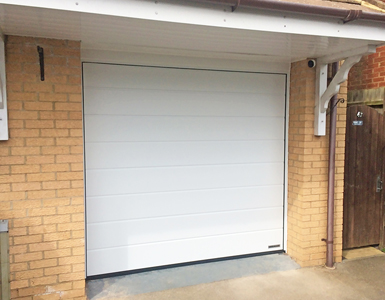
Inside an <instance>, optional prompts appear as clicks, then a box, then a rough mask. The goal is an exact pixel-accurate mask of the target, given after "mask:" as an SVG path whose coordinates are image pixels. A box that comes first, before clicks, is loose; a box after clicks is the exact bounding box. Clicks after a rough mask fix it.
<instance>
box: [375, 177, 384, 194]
mask: <svg viewBox="0 0 385 300" xmlns="http://www.w3.org/2000/svg"><path fill="white" fill-rule="evenodd" d="M382 186H383V182H382V180H381V176H377V184H376V193H379V192H381V191H382Z"/></svg>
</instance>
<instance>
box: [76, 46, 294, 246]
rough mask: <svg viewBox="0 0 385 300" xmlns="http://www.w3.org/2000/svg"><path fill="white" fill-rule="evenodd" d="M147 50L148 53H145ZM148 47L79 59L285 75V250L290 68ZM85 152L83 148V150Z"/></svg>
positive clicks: (101, 52)
mask: <svg viewBox="0 0 385 300" xmlns="http://www.w3.org/2000/svg"><path fill="white" fill-rule="evenodd" d="M146 52H147V53H146ZM150 52H151V49H149V50H148V51H144V53H135V52H132V53H129V52H117V51H107V50H93V49H82V52H81V60H82V62H96V63H116V64H133V65H147V66H149V65H150V66H166V67H181V68H201V69H217V70H231V71H249V72H266V73H281V74H285V75H286V115H285V125H286V126H285V144H284V147H285V157H284V159H285V172H284V174H283V176H284V187H283V188H284V199H283V201H284V216H283V218H284V224H283V225H284V229H283V250H284V251H286V252H287V239H288V230H287V227H288V222H287V221H288V167H289V164H288V161H289V154H288V151H289V101H290V69H291V64H290V63H287V62H261V61H254V60H246V59H238V60H235V59H226V58H224V57H223V56H221V54H220V53H219V54H217V55H215V54H210V56H209V57H193V56H187V55H188V54H189V53H185V52H176V53H173V54H175V55H160V54H158V55H156V54H152V53H150ZM84 155H85V151H84Z"/></svg>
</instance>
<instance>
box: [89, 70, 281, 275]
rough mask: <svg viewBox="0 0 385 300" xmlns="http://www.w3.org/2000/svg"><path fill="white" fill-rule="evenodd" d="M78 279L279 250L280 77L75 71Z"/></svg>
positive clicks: (200, 72)
mask: <svg viewBox="0 0 385 300" xmlns="http://www.w3.org/2000/svg"><path fill="white" fill-rule="evenodd" d="M83 71H84V115H85V159H86V160H85V161H86V217H87V276H93V275H100V274H106V273H114V272H121V271H128V270H136V269H142V268H148V267H156V266H163V265H170V264H177V263H184V262H192V261H199V260H206V259H213V258H221V257H229V256H236V255H244V254H251V253H259V252H266V251H274V250H280V249H283V224H284V220H283V216H284V210H283V204H284V166H285V163H284V157H285V154H284V148H285V147H284V132H285V89H286V88H285V84H286V76H285V75H283V74H266V73H263V74H262V73H247V72H231V71H216V70H196V69H177V68H159V67H144V66H125V65H109V64H93V63H85V64H84V65H83Z"/></svg>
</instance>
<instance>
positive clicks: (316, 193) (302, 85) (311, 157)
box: [288, 61, 346, 266]
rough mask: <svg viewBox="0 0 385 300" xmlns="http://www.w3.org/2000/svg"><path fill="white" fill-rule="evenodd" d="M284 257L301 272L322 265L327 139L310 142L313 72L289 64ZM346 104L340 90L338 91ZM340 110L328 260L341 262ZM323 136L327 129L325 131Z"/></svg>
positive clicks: (342, 131)
mask: <svg viewBox="0 0 385 300" xmlns="http://www.w3.org/2000/svg"><path fill="white" fill-rule="evenodd" d="M290 81H291V82H290V107H289V112H290V115H289V161H288V165H289V166H288V254H289V255H291V256H292V257H293V258H294V259H295V260H296V261H297V262H298V263H299V264H300V265H301V266H312V265H322V264H325V261H326V243H325V242H323V241H322V239H323V238H326V220H327V188H328V183H327V180H328V144H329V137H328V136H324V137H316V136H314V105H315V103H314V95H315V69H309V68H308V67H307V61H301V62H296V63H293V64H292V66H291V74H290ZM341 92H342V93H341V95H340V96H341V97H345V99H346V86H344V87H342V88H341ZM345 120H346V104H341V103H340V104H338V121H337V149H336V183H335V184H336V188H335V234H334V243H335V246H334V250H335V252H334V259H335V261H336V262H339V261H341V259H342V220H343V202H342V201H343V177H344V153H345ZM327 132H328V129H327Z"/></svg>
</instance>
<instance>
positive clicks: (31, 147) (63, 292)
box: [0, 36, 86, 300]
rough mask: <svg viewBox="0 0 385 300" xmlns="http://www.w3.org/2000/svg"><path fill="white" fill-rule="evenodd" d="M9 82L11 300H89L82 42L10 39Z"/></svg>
mask: <svg viewBox="0 0 385 300" xmlns="http://www.w3.org/2000/svg"><path fill="white" fill-rule="evenodd" d="M37 46H41V47H43V48H44V56H45V81H43V82H42V81H40V68H39V57H38V53H37ZM6 76H7V92H8V114H9V133H10V139H9V141H0V165H1V167H0V192H1V194H0V206H1V211H0V218H1V219H9V221H10V223H9V234H10V262H11V265H10V269H11V293H12V299H20V300H21V299H23V300H35V299H76V300H80V299H86V297H85V290H84V286H85V281H84V277H85V271H84V266H85V254H84V251H85V250H84V204H83V202H84V199H83V197H84V190H83V175H82V174H83V173H82V169H83V147H82V146H83V139H82V103H81V99H82V98H81V63H80V42H76V41H65V40H53V39H40V38H30V37H16V36H8V37H7V41H6Z"/></svg>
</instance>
